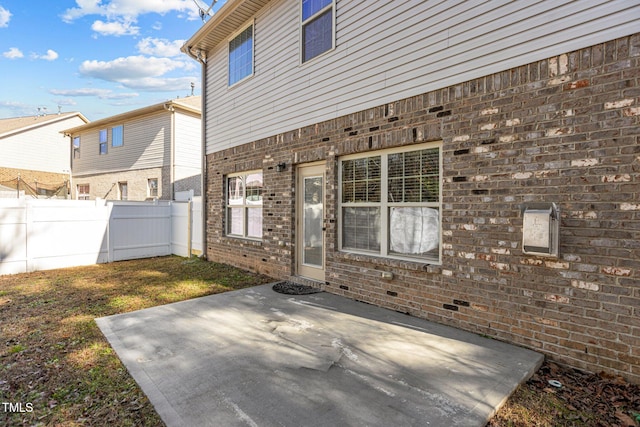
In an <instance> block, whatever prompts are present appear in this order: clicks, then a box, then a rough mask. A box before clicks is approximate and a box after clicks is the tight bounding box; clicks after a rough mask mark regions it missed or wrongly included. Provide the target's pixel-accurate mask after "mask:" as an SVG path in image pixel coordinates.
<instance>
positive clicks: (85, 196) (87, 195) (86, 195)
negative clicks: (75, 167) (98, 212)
mask: <svg viewBox="0 0 640 427" xmlns="http://www.w3.org/2000/svg"><path fill="white" fill-rule="evenodd" d="M84 186H87V187H88V188H89V192H88V193H81V192H80V187H84ZM90 198H91V185H90V184H76V200H89V199H90Z"/></svg>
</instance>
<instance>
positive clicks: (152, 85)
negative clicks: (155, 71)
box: [120, 76, 197, 93]
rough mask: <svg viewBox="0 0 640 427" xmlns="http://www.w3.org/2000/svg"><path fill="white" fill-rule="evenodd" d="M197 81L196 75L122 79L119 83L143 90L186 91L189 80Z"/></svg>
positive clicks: (189, 83)
mask: <svg viewBox="0 0 640 427" xmlns="http://www.w3.org/2000/svg"><path fill="white" fill-rule="evenodd" d="M195 81H197V77H195V76H191V77H175V78H157V77H143V78H139V79H122V80H121V81H120V83H121V84H122V85H123V86H125V87H128V88H131V89H137V90H143V91H161V92H172V91H180V90H182V91H184V92H185V93H188V92H189V91H190V90H191V82H195Z"/></svg>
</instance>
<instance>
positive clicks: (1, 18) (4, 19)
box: [0, 6, 11, 28]
mask: <svg viewBox="0 0 640 427" xmlns="http://www.w3.org/2000/svg"><path fill="white" fill-rule="evenodd" d="M10 20H11V12H9V11H8V10H7V9H5V8H4V7H2V6H0V28H2V27H8V26H9V21H10Z"/></svg>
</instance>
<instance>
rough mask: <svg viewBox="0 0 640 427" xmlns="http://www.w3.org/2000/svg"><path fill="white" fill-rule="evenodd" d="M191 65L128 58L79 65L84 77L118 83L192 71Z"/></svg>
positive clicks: (143, 57)
mask: <svg viewBox="0 0 640 427" xmlns="http://www.w3.org/2000/svg"><path fill="white" fill-rule="evenodd" d="M192 67H193V64H191V63H189V62H185V61H176V60H173V59H169V58H155V57H145V56H128V57H126V58H116V59H114V60H113V61H97V60H92V61H84V62H83V63H82V65H80V74H82V75H83V76H86V77H94V78H97V79H102V80H107V81H110V82H120V81H122V80H125V79H126V80H131V79H140V78H144V77H158V76H161V75H163V74H165V73H168V72H170V71H173V70H177V69H185V70H189V69H192Z"/></svg>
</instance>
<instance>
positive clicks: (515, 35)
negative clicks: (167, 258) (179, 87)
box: [206, 0, 640, 153]
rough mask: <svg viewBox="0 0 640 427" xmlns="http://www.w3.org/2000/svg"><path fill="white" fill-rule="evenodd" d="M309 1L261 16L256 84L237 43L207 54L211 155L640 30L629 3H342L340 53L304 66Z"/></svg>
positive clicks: (280, 3)
mask: <svg viewBox="0 0 640 427" xmlns="http://www.w3.org/2000/svg"><path fill="white" fill-rule="evenodd" d="M299 1H300V0H273V1H271V2H270V3H269V6H268V7H265V8H263V9H262V10H261V11H260V12H259V13H258V14H256V17H255V25H254V41H255V45H254V49H255V51H254V52H255V63H254V68H255V73H254V75H253V78H252V79H251V80H250V81H248V82H246V83H247V84H243V85H240V86H238V87H237V88H235V90H233V91H228V90H227V70H226V66H227V44H226V43H221V44H220V45H218V46H217V47H216V48H215V49H213V50H211V51H209V52H208V58H207V71H206V72H207V76H206V81H207V87H206V90H207V100H208V105H207V108H208V111H209V112H210V113H209V114H208V115H207V119H208V123H207V153H212V152H216V151H219V150H222V149H225V148H228V147H232V146H236V145H240V144H243V143H247V142H250V141H254V140H257V139H260V138H265V137H268V136H272V135H275V134H278V133H281V132H283V131H286V130H291V129H296V128H299V127H301V126H305V125H310V124H313V123H317V122H320V121H323V120H328V119H331V118H334V117H339V116H342V115H346V114H349V113H354V112H358V111H362V110H364V109H367V108H372V107H375V106H379V105H383V104H385V103H388V102H393V101H396V100H398V99H403V98H406V97H409V96H414V95H418V94H421V93H425V92H429V91H432V90H436V89H439V88H444V87H447V86H450V85H454V84H456V83H460V82H463V81H467V80H470V79H473V78H478V77H482V76H485V75H490V74H492V73H496V72H500V71H504V70H508V69H510V68H512V67H516V66H520V65H524V64H527V63H530V62H535V61H538V60H541V59H544V58H548V57H551V56H554V55H559V54H561V53H566V52H571V51H573V50H576V49H579V48H583V47H587V46H591V45H594V44H597V43H601V42H605V41H609V40H613V39H616V38H618V37H622V36H625V35H629V34H633V33H634V32H636V31H637V28H639V27H640V4H638V2H631V1H625V0H617V1H605V0H583V1H580V2H574V1H569V0H558V1H553V2H551V1H547V2H543V1H538V2H525V1H521V2H513V1H506V0H494V1H477V0H474V1H462V0H441V1H435V0H430V1H426V0H425V1H418V0H395V1H376V2H373V1H369V0H351V1H337V2H336V5H335V25H336V34H335V37H336V40H335V49H334V50H332V51H330V52H327V53H326V54H323V55H321V56H318V57H316V58H314V60H313V61H309V62H308V63H305V64H304V65H302V66H301V65H300V4H299ZM239 29H240V27H239ZM247 106H250V107H251V108H250V109H247Z"/></svg>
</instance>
